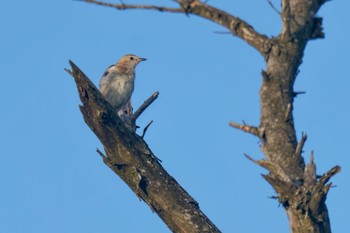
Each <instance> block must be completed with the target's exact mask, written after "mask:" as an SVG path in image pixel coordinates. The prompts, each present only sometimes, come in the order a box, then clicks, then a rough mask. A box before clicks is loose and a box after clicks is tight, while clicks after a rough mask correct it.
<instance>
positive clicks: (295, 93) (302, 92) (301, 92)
mask: <svg viewBox="0 0 350 233" xmlns="http://www.w3.org/2000/svg"><path fill="white" fill-rule="evenodd" d="M301 94H306V91H295V92H294V93H293V96H294V97H297V96H298V95H301Z"/></svg>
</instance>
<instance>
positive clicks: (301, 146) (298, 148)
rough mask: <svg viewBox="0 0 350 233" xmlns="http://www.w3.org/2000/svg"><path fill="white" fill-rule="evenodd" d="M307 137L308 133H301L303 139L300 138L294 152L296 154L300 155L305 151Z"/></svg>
mask: <svg viewBox="0 0 350 233" xmlns="http://www.w3.org/2000/svg"><path fill="white" fill-rule="evenodd" d="M306 139H307V135H306V133H305V134H304V133H302V134H301V140H300V142H299V143H298V145H297V148H296V149H295V153H294V155H295V156H298V157H300V156H301V154H302V153H303V147H304V144H305V141H306Z"/></svg>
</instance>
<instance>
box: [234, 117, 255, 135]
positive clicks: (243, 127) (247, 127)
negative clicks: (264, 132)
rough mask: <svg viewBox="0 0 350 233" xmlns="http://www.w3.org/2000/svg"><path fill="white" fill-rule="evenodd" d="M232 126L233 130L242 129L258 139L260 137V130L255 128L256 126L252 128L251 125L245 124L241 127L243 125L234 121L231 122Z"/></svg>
mask: <svg viewBox="0 0 350 233" xmlns="http://www.w3.org/2000/svg"><path fill="white" fill-rule="evenodd" d="M230 126H232V127H233V128H236V129H240V130H242V131H244V132H246V133H251V134H253V135H255V136H257V137H260V134H259V128H257V127H255V126H250V125H247V124H245V123H243V125H241V124H238V123H236V122H234V121H231V122H230Z"/></svg>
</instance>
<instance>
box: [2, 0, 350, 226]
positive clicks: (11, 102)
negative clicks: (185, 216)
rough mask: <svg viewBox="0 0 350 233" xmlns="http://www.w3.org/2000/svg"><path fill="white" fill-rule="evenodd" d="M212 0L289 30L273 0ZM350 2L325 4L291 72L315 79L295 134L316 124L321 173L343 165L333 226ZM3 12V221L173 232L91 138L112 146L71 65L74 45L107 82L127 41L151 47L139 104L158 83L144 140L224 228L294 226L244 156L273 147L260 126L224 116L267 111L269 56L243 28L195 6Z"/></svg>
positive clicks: (266, 26)
mask: <svg viewBox="0 0 350 233" xmlns="http://www.w3.org/2000/svg"><path fill="white" fill-rule="evenodd" d="M132 2H135V1H129V3H132ZM144 2H145V1H144ZM149 2H150V3H151V1H149ZM157 2H159V1H154V3H157ZM162 2H165V3H168V4H169V5H172V3H171V1H169V2H166V1H162ZM210 3H211V4H213V5H215V6H218V7H222V8H223V9H224V10H226V11H228V12H230V13H232V14H234V15H236V16H239V17H240V18H242V19H244V20H246V21H248V22H249V23H251V24H252V25H253V26H254V27H255V28H256V29H257V30H258V31H259V32H261V33H264V34H266V35H269V36H271V35H277V34H278V33H279V30H280V19H279V16H278V14H277V13H276V12H275V11H274V10H272V8H271V7H270V6H269V5H268V3H267V1H252V0H250V1H243V0H242V1H232V2H231V1H219V0H216V1H215V0H212V1H210ZM274 3H275V4H276V5H277V6H278V5H279V1H274ZM253 5H254V7H252V6H253ZM349 7H350V3H349V2H348V1H340V0H338V1H332V2H330V3H327V4H325V5H324V6H323V8H322V9H321V11H320V12H319V16H322V17H324V31H325V33H326V38H325V39H324V40H316V41H311V42H310V43H309V44H308V46H307V48H306V51H305V57H304V60H303V64H302V65H301V67H300V70H301V72H300V74H299V76H298V78H297V82H296V85H295V90H296V91H306V94H305V95H301V96H298V97H297V99H296V100H295V106H294V108H295V110H294V114H295V125H296V129H297V132H298V135H299V138H300V136H301V133H302V132H306V133H307V134H308V136H309V137H308V140H307V143H306V145H305V148H304V151H305V153H304V155H305V156H306V157H307V158H306V160H307V161H308V158H309V154H310V151H311V150H314V151H315V160H316V164H317V168H318V173H319V174H322V173H323V172H326V171H327V170H328V169H330V168H331V167H333V166H334V165H337V164H339V165H341V166H342V169H343V170H342V172H341V173H340V174H339V175H337V176H336V177H335V178H334V179H333V180H332V181H333V184H334V185H336V188H333V189H331V190H330V193H329V196H328V199H327V205H328V209H329V214H330V218H331V224H332V229H333V232H337V233H342V232H344V233H345V232H346V230H345V226H346V225H347V221H348V217H347V214H348V209H349V208H350V203H349V198H348V197H349V193H350V187H349V181H348V179H349V176H350V173H349V169H348V167H349V166H348V165H349V162H350V157H349V155H348V143H349V142H348V139H349V136H348V132H349V131H350V123H349V119H350V104H349V100H350V92H349V87H350V81H349V74H348V73H349V71H348V68H349V65H350V63H349V52H350V47H349V43H348V38H349V36H350V33H349V30H347V28H348V20H347V19H346V15H347V13H348V12H347V11H348V9H349ZM0 25H1V27H0V28H1V37H0V51H1V52H0V64H1V65H0V80H1V85H2V91H1V92H0V101H1V106H2V108H1V110H0V117H1V121H0V145H1V150H2V152H1V156H0V183H1V186H2V187H1V192H0V206H1V207H0V231H1V232H7V233H17V232H26V233H46V232H50V233H61V232H66V233H70V232H84V233H90V232H91V233H92V232H125V233H129V232H130V233H141V232H169V230H168V229H167V228H166V226H165V225H164V224H163V222H162V221H161V220H160V219H159V218H158V216H157V215H156V214H154V213H152V212H151V210H150V209H149V207H148V206H147V205H145V204H144V203H143V202H140V201H139V200H138V198H137V197H136V196H135V195H134V194H133V193H132V192H131V191H130V190H129V189H128V187H127V186H126V185H125V184H124V183H123V182H122V181H121V180H120V179H119V177H117V176H116V175H114V174H113V173H112V171H110V170H109V169H108V168H107V167H106V166H105V165H104V164H103V162H102V161H101V159H100V157H99V155H98V154H97V153H96V151H95V149H96V148H97V147H98V148H100V149H102V146H101V144H100V142H99V141H98V139H97V138H96V137H95V135H94V134H93V133H92V132H91V131H90V129H89V128H88V127H87V126H86V125H85V123H84V121H83V119H82V116H81V113H80V111H79V109H78V105H79V98H78V95H77V91H76V87H75V84H74V82H73V79H72V78H71V77H70V76H69V75H68V74H67V73H66V72H65V71H64V70H63V69H64V68H68V67H69V65H68V60H69V59H71V60H72V61H74V62H75V63H76V64H77V65H78V66H79V67H80V68H81V69H82V70H83V71H84V72H85V73H86V74H87V75H88V76H89V77H90V79H91V80H92V81H93V82H95V83H96V84H97V83H98V81H99V78H100V76H101V75H102V73H103V71H104V69H105V68H106V67H108V66H109V65H110V64H113V63H115V62H116V61H117V60H118V59H119V58H120V57H121V56H123V55H124V54H126V53H135V54H137V55H139V56H141V57H146V58H147V59H148V60H147V61H146V62H144V63H142V64H140V65H139V66H138V68H137V80H136V89H135V92H134V95H133V102H134V105H135V106H136V107H137V106H139V105H140V104H141V103H142V102H143V101H144V100H145V99H146V98H148V97H149V96H150V95H151V94H152V93H153V92H154V91H156V90H159V91H160V96H159V98H158V100H157V101H156V102H155V103H154V104H153V105H152V106H151V107H150V108H149V109H148V110H147V111H146V112H145V113H144V114H143V115H142V117H141V119H140V120H139V122H138V124H139V125H140V126H145V125H146V124H147V123H148V122H149V121H150V120H154V123H153V125H152V126H151V127H150V128H149V130H148V132H147V135H146V137H145V139H146V141H147V143H148V144H149V146H150V148H151V149H152V150H153V152H154V153H155V155H157V156H158V157H159V158H160V159H162V160H163V166H164V167H165V168H166V169H167V170H168V171H169V173H170V174H171V175H172V176H174V178H175V179H176V180H177V181H178V182H179V183H180V184H181V185H183V187H184V188H185V189H186V190H187V191H188V192H189V193H190V194H191V195H192V196H193V197H194V198H195V199H196V200H197V201H198V202H199V204H200V206H201V208H202V209H203V211H204V212H205V213H206V214H207V215H208V216H209V218H210V219H211V220H212V221H213V222H214V223H215V224H216V225H217V226H218V227H219V228H220V229H221V230H222V231H223V232H234V231H239V232H247V233H250V232H272V233H275V232H276V233H277V232H279V233H280V232H289V227H288V221H287V217H286V214H285V212H284V210H283V208H282V207H279V205H278V203H277V202H276V201H275V200H273V199H270V198H269V197H270V196H272V195H274V191H273V190H272V188H271V187H270V186H269V185H268V184H267V183H266V182H265V181H264V180H263V179H262V178H261V176H260V174H261V173H264V172H265V171H264V170H263V169H261V168H259V167H257V166H256V165H254V164H252V163H251V162H249V161H248V160H247V159H246V158H244V156H243V153H247V154H249V155H251V156H252V157H254V158H256V159H259V158H262V157H263V155H262V153H261V152H260V151H259V147H258V143H259V142H258V140H257V139H256V138H254V137H253V136H251V135H248V134H244V133H242V132H240V131H237V130H235V129H232V128H230V127H229V126H228V122H229V121H230V120H235V121H241V120H244V121H246V122H247V123H249V124H253V125H254V124H255V125H257V124H258V123H259V95H258V93H259V88H260V84H261V76H260V72H261V70H262V69H263V68H264V61H263V59H262V58H261V57H260V55H259V54H258V53H257V52H256V51H255V50H254V49H253V48H251V47H249V46H248V45H247V44H245V43H244V42H243V41H242V40H240V39H239V38H236V37H233V36H231V35H229V34H218V33H215V32H225V31H226V30H225V29H224V28H221V27H220V26H218V25H216V24H214V23H212V22H210V21H207V20H204V19H201V18H198V17H196V16H190V17H186V16H184V15H182V14H168V13H159V12H149V11H136V10H133V11H116V10H113V9H109V8H104V7H99V6H94V5H90V4H85V3H82V2H77V1H70V0H69V1H68V0H61V1H57V2H53V1H44V0H37V1H20V2H18V1H4V2H3V3H2V5H1V8H0ZM252 223H254V224H252Z"/></svg>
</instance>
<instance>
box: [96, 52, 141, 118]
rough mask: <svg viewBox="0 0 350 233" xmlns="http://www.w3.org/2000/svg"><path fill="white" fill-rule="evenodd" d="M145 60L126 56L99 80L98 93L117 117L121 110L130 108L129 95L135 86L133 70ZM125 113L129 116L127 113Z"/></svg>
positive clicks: (121, 112)
mask: <svg viewBox="0 0 350 233" xmlns="http://www.w3.org/2000/svg"><path fill="white" fill-rule="evenodd" d="M146 60H147V59H146V58H141V57H138V56H136V55H134V54H126V55H124V56H123V57H122V58H120V59H119V61H118V62H117V63H115V64H114V65H111V66H109V67H108V68H107V69H106V71H105V72H104V73H103V75H102V77H101V79H100V92H101V93H102V95H103V96H104V97H105V98H106V100H107V101H108V102H109V103H110V104H111V105H112V107H113V108H114V109H115V110H116V112H117V113H118V115H121V114H123V109H130V108H131V95H132V93H133V92H134V86H135V68H136V66H137V65H138V64H139V63H140V62H142V61H146ZM125 113H127V114H130V113H129V112H128V111H126V112H125Z"/></svg>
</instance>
